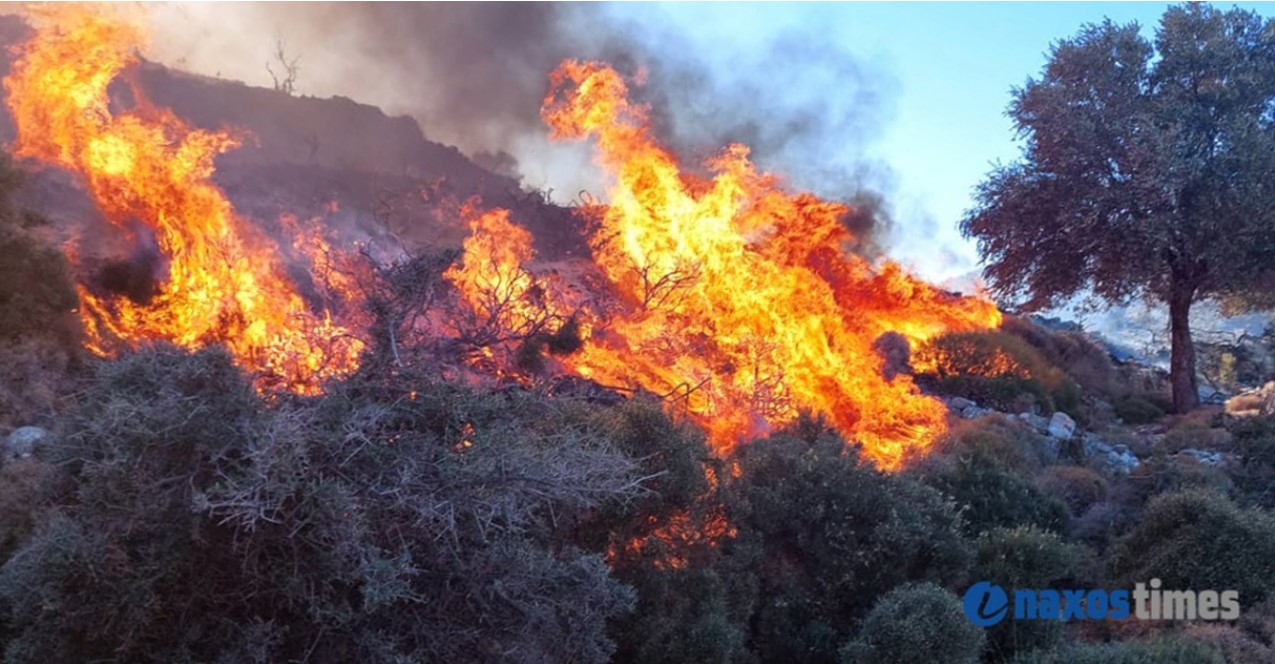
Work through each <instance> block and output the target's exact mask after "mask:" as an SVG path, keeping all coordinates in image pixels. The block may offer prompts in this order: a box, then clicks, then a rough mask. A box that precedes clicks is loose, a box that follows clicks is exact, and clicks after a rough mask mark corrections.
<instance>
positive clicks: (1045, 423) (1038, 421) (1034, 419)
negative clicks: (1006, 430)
mask: <svg viewBox="0 0 1275 664" xmlns="http://www.w3.org/2000/svg"><path fill="white" fill-rule="evenodd" d="M1018 419H1020V420H1022V421H1024V422H1026V423H1027V425H1028V426H1030V427H1031V428H1033V429H1035V430H1036V431H1038V432H1040V433H1049V420H1047V419H1045V418H1043V417H1041V416H1040V415H1037V414H1035V413H1019V414H1018Z"/></svg>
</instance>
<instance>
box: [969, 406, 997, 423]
mask: <svg viewBox="0 0 1275 664" xmlns="http://www.w3.org/2000/svg"><path fill="white" fill-rule="evenodd" d="M993 412H995V411H993V410H992V409H991V408H983V407H982V406H967V407H966V408H965V409H964V410H962V411H961V417H962V418H964V419H967V420H973V419H977V418H979V417H983V416H984V415H991V414H992V413H993Z"/></svg>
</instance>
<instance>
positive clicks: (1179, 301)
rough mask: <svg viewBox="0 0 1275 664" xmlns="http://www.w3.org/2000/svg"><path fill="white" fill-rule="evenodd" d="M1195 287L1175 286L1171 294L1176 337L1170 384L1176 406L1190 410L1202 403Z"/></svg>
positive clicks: (1171, 326) (1171, 321)
mask: <svg viewBox="0 0 1275 664" xmlns="http://www.w3.org/2000/svg"><path fill="white" fill-rule="evenodd" d="M1194 299H1195V289H1194V288H1190V287H1185V286H1180V285H1178V284H1176V283H1175V284H1174V285H1173V290H1172V292H1171V293H1170V295H1169V329H1170V336H1171V337H1172V339H1173V342H1172V347H1171V353H1172V355H1171V357H1170V360H1169V383H1170V384H1171V385H1172V386H1173V409H1174V410H1175V411H1177V412H1179V413H1186V412H1189V411H1190V410H1192V409H1193V408H1195V407H1196V406H1198V405H1200V392H1199V388H1198V386H1197V385H1196V379H1195V346H1194V345H1193V344H1192V343H1191V302H1192V300H1194Z"/></svg>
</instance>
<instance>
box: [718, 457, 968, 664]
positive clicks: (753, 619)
mask: <svg viewBox="0 0 1275 664" xmlns="http://www.w3.org/2000/svg"><path fill="white" fill-rule="evenodd" d="M733 461H734V463H735V464H737V467H738V476H735V475H734V474H732V475H731V476H729V479H728V480H727V481H726V483H725V489H726V491H725V494H726V496H725V499H726V504H727V507H728V511H727V520H728V521H729V522H730V523H731V524H732V525H733V526H735V527H736V528H737V529H738V532H737V535H736V537H734V538H733V539H732V540H731V541H730V542H729V545H728V549H729V550H728V552H726V554H725V557H724V559H723V567H724V569H725V570H726V571H725V572H723V575H724V578H727V579H728V583H731V584H733V585H735V586H739V587H744V586H749V587H753V588H755V595H754V597H755V599H754V600H753V601H752V602H750V605H751V606H752V607H753V609H752V615H751V616H750V617H749V620H748V621H747V623H746V624H747V625H748V626H749V643H750V644H751V645H752V649H753V654H754V655H755V656H756V657H757V658H758V659H760V660H761V661H817V662H831V661H835V660H836V658H837V649H838V647H839V646H840V645H841V644H843V643H844V642H845V641H846V639H847V638H849V637H850V636H851V634H852V632H853V629H854V627H855V626H856V624H857V622H858V621H859V620H860V619H861V618H863V616H864V614H865V613H866V611H867V609H868V607H869V606H870V599H871V598H875V597H878V596H880V595H883V594H884V593H886V592H887V591H889V590H891V589H893V588H895V587H897V586H899V585H900V584H902V583H905V582H908V581H932V582H935V583H938V584H940V585H944V586H949V585H952V584H954V583H956V582H957V581H960V580H963V578H964V576H965V574H966V572H967V571H968V568H969V563H970V559H971V551H970V547H969V544H968V543H967V541H966V540H965V539H964V538H963V537H962V535H961V520H960V517H959V515H958V513H957V510H956V507H955V505H953V504H952V503H951V502H950V501H948V500H945V499H944V498H943V497H942V496H941V495H940V494H939V493H938V492H936V491H934V490H932V489H929V488H927V487H925V486H922V485H921V484H919V483H917V482H915V481H912V480H911V479H909V478H908V477H905V476H900V475H888V474H884V473H881V472H880V471H878V470H876V469H875V468H874V467H872V466H871V465H870V464H867V463H861V462H860V461H859V458H858V455H857V454H856V452H855V448H853V447H847V446H846V445H845V444H844V443H842V442H841V441H840V439H838V438H836V437H835V436H829V435H816V436H806V437H804V438H803V437H798V436H797V435H795V434H794V433H793V432H784V433H780V434H777V435H775V436H773V437H772V438H770V439H765V440H758V441H755V442H753V443H750V444H747V445H744V446H743V447H742V449H741V450H739V451H738V452H737V454H736V456H735V458H734V459H733Z"/></svg>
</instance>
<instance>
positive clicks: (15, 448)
mask: <svg viewBox="0 0 1275 664" xmlns="http://www.w3.org/2000/svg"><path fill="white" fill-rule="evenodd" d="M48 437H49V432H48V431H46V430H44V429H41V428H40V427H19V428H17V429H14V431H13V433H11V434H9V437H8V438H7V439H5V442H4V458H5V460H6V461H7V460H10V459H29V458H31V455H32V454H35V450H36V448H38V447H40V446H41V445H43V444H44V443H45V442H47V440H48Z"/></svg>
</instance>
